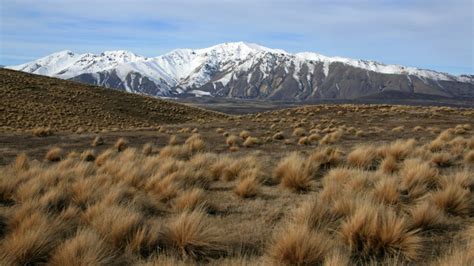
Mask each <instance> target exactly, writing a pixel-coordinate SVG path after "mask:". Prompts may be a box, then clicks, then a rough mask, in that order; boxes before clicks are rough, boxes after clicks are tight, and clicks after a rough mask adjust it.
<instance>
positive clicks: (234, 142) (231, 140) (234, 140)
mask: <svg viewBox="0 0 474 266" xmlns="http://www.w3.org/2000/svg"><path fill="white" fill-rule="evenodd" d="M225 142H226V143H227V146H229V147H232V146H239V145H240V138H239V137H237V136H236V135H230V136H228V137H227V139H226V141H225Z"/></svg>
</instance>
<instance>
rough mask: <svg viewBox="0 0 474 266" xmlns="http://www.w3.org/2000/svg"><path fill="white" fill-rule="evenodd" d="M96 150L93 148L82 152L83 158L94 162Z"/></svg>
mask: <svg viewBox="0 0 474 266" xmlns="http://www.w3.org/2000/svg"><path fill="white" fill-rule="evenodd" d="M95 157H96V156H95V152H94V151H93V150H86V151H84V152H82V153H81V156H80V158H81V160H82V161H86V162H93V161H94V160H95Z"/></svg>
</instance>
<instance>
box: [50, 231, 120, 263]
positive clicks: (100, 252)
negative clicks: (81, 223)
mask: <svg viewBox="0 0 474 266" xmlns="http://www.w3.org/2000/svg"><path fill="white" fill-rule="evenodd" d="M125 262H126V261H125V260H124V259H123V257H122V256H120V254H119V253H118V252H116V251H114V250H113V249H111V247H110V246H109V245H108V244H107V243H106V242H105V241H104V240H103V239H102V238H101V237H100V236H98V235H97V234H96V233H94V232H93V231H91V230H80V231H78V232H77V233H76V235H75V236H74V237H73V238H71V239H68V240H66V241H65V242H64V243H62V244H61V245H60V246H59V247H58V248H57V249H56V250H55V252H54V253H53V255H52V257H51V260H50V262H49V263H50V265H58V266H60V265H73V266H75V265H77V266H80V265H111V264H113V265H124V264H125Z"/></svg>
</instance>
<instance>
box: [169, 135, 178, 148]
mask: <svg viewBox="0 0 474 266" xmlns="http://www.w3.org/2000/svg"><path fill="white" fill-rule="evenodd" d="M168 145H171V146H173V145H178V137H176V135H171V136H170V139H169V140H168Z"/></svg>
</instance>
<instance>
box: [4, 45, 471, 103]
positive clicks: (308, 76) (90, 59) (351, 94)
mask: <svg viewBox="0 0 474 266" xmlns="http://www.w3.org/2000/svg"><path fill="white" fill-rule="evenodd" d="M9 68H12V69H16V70H21V71H26V72H30V73H35V74H41V75H47V76H54V77H59V78H63V79H72V80H75V81H79V82H83V83H87V84H94V85H100V86H105V87H110V88H116V89H121V90H125V91H128V92H135V93H144V94H149V95H153V96H166V97H185V96H202V95H209V96H214V97H231V98H250V99H270V100H286V101H305V100H312V99H354V98H359V97H364V96H367V95H372V94H376V93H380V92H383V91H401V92H411V93H422V94H429V95H438V96H443V97H454V98H458V97H474V79H473V76H467V75H465V76H453V75H449V74H446V73H440V72H436V71H430V70H423V69H417V68H411V67H403V66H398V65H385V64H381V63H378V62H374V61H365V60H354V59H348V58H341V57H326V56H323V55H320V54H317V53H307V52H306V53H297V54H290V53H287V52H285V51H283V50H278V49H270V48H266V47H263V46H259V45H256V44H249V43H243V42H237V43H224V44H219V45H216V46H212V47H209V48H204V49H197V50H191V49H178V50H175V51H172V52H170V53H168V54H165V55H161V56H158V57H154V58H145V57H141V56H137V55H134V54H132V53H129V52H125V51H116V52H105V53H102V54H100V55H92V54H83V55H78V54H74V53H72V52H70V51H64V52H60V53H56V54H53V55H50V56H47V57H44V58H41V59H39V60H37V61H34V62H31V63H27V64H23V65H20V66H13V67H9Z"/></svg>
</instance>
